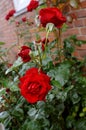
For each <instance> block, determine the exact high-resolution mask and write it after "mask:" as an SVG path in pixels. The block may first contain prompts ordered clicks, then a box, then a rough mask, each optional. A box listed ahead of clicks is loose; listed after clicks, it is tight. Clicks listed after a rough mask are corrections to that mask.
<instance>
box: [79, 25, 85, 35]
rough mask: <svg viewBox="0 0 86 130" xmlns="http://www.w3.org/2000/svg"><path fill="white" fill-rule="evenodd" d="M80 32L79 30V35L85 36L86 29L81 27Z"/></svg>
mask: <svg viewBox="0 0 86 130" xmlns="http://www.w3.org/2000/svg"><path fill="white" fill-rule="evenodd" d="M80 30H81V34H82V35H85V36H86V27H83V28H81V29H80Z"/></svg>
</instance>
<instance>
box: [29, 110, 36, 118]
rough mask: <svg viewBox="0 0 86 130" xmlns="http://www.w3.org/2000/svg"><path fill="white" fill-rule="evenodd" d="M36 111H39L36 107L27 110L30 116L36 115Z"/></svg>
mask: <svg viewBox="0 0 86 130" xmlns="http://www.w3.org/2000/svg"><path fill="white" fill-rule="evenodd" d="M36 113H37V110H36V108H31V109H30V110H29V111H28V112H27V114H28V115H29V116H30V117H34V116H35V115H36Z"/></svg>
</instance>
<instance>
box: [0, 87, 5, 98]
mask: <svg viewBox="0 0 86 130" xmlns="http://www.w3.org/2000/svg"><path fill="white" fill-rule="evenodd" d="M5 92H6V89H5V88H1V89H0V96H2V95H4V94H5Z"/></svg>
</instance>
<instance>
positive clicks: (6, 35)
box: [0, 0, 86, 59]
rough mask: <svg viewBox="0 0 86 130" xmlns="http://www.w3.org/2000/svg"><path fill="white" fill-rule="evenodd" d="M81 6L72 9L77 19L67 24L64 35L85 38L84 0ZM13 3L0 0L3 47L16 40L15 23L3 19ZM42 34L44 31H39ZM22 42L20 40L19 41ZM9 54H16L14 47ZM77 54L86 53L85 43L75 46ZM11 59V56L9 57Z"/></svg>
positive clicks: (0, 27)
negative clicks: (67, 27)
mask: <svg viewBox="0 0 86 130" xmlns="http://www.w3.org/2000/svg"><path fill="white" fill-rule="evenodd" d="M81 1H82V2H81V6H80V8H79V9H78V10H72V12H73V13H74V14H76V16H77V20H76V21H75V20H74V21H73V23H70V24H69V29H68V30H67V31H66V32H65V33H64V37H66V36H68V35H71V34H76V35H77V37H78V38H79V39H82V40H86V0H81ZM13 8H14V7H13V3H12V0H1V1H0V41H3V42H5V43H6V45H5V47H10V46H11V45H13V44H14V43H16V42H17V36H16V33H15V24H10V23H9V22H8V21H6V20H5V16H6V14H7V12H8V11H9V10H10V9H13ZM23 15H24V16H25V15H26V16H28V18H30V20H31V17H32V16H33V17H34V15H33V13H25V14H23ZM23 15H20V16H18V17H16V20H19V19H21V17H23ZM34 29H35V28H34V27H33V28H32V27H31V32H34ZM41 34H42V35H44V32H42V33H41ZM32 35H34V33H31V36H32ZM20 42H22V41H20ZM10 53H11V56H12V57H13V55H14V57H15V56H16V48H13V49H12V51H11V52H10ZM76 55H78V56H85V55H86V45H82V46H81V47H79V48H77V53H76ZM11 59H13V58H11Z"/></svg>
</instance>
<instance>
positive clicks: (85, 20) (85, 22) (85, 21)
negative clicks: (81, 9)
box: [83, 18, 86, 26]
mask: <svg viewBox="0 0 86 130" xmlns="http://www.w3.org/2000/svg"><path fill="white" fill-rule="evenodd" d="M83 22H84V26H86V18H85V19H83Z"/></svg>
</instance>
